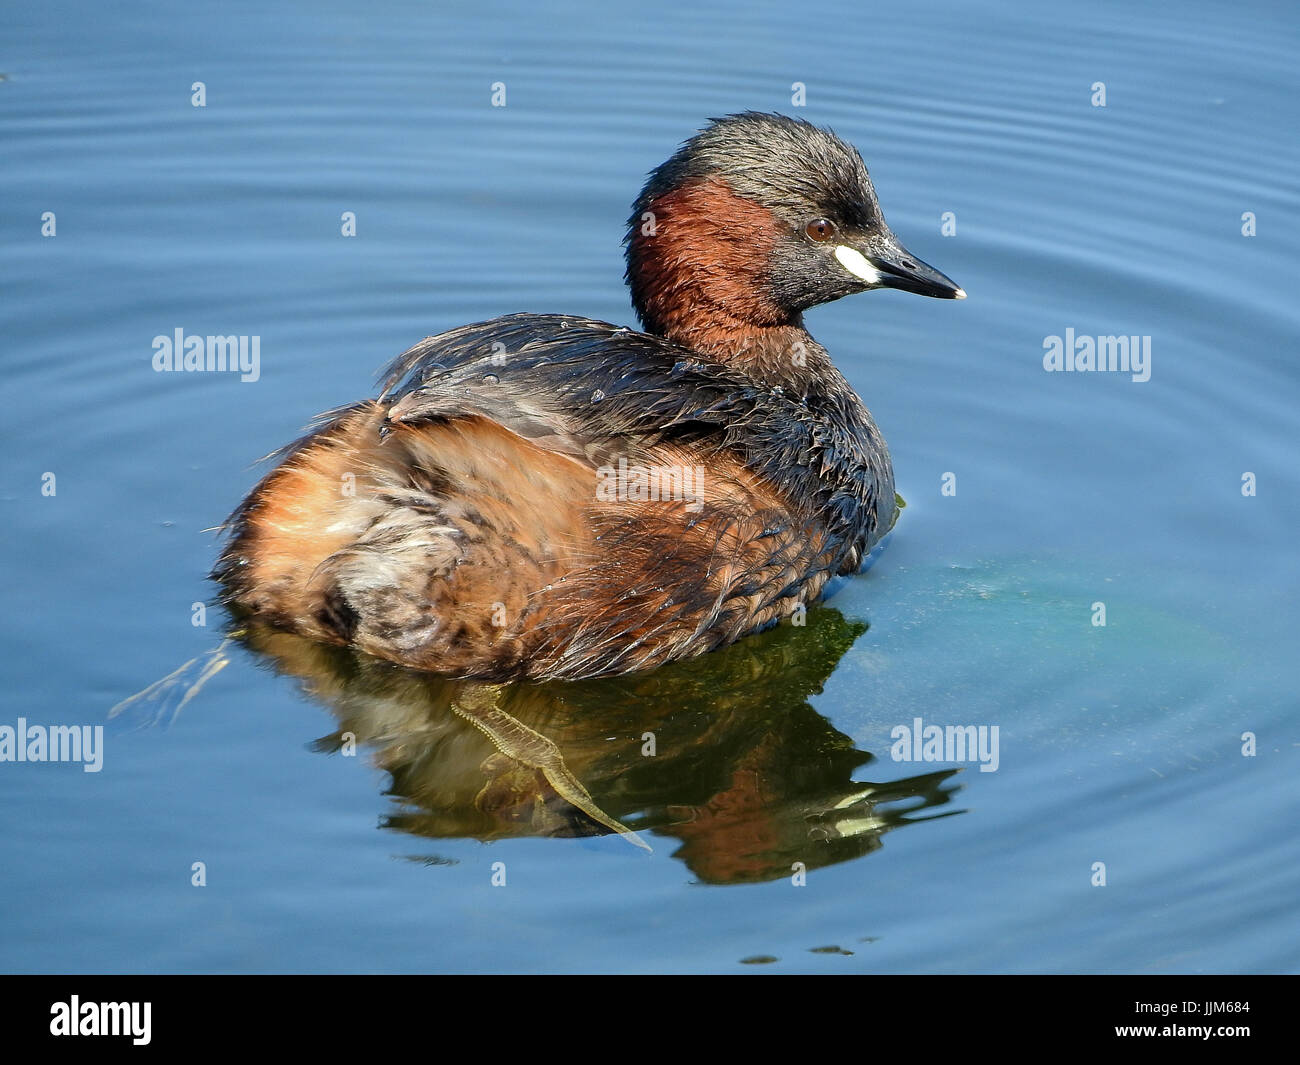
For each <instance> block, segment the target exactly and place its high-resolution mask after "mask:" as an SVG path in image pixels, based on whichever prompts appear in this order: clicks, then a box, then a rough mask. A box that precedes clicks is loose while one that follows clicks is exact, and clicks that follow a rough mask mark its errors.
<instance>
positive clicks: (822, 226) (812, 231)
mask: <svg viewBox="0 0 1300 1065" xmlns="http://www.w3.org/2000/svg"><path fill="white" fill-rule="evenodd" d="M803 231H804V232H805V233H807V234H808V236H809V237H811V238H812V239H813V240H815V241H817V243H818V244H821V243H822V242H824V241H827V240H830V239H831V237H833V236H835V223H834V222H832V221H831V220H830V219H829V218H814V219H813V220H812V221H811V222H809V223H808V224H807V225H806V226H804V227H803Z"/></svg>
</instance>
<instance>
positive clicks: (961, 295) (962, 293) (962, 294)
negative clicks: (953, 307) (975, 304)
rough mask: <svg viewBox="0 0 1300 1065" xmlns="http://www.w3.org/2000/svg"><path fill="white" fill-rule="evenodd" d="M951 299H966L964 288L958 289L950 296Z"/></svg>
mask: <svg viewBox="0 0 1300 1065" xmlns="http://www.w3.org/2000/svg"><path fill="white" fill-rule="evenodd" d="M952 298H953V299H955V300H964V299H965V298H966V290H965V289H964V288H959V289H958V290H957V291H956V292H954V293H953V294H952Z"/></svg>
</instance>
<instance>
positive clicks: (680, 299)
mask: <svg viewBox="0 0 1300 1065" xmlns="http://www.w3.org/2000/svg"><path fill="white" fill-rule="evenodd" d="M632 227H633V228H632V231H631V234H630V236H629V240H628V250H627V261H628V265H627V280H628V284H629V285H630V286H631V289H632V303H633V305H634V306H635V307H636V311H637V314H638V315H639V317H640V318H641V322H642V325H643V326H644V328H645V330H646V332H649V333H654V334H656V335H658V336H662V337H664V338H666V339H668V340H671V341H673V342H674V343H677V344H681V345H682V346H683V347H687V348H690V349H691V350H693V351H695V352H698V353H699V355H700V356H701V357H702V358H704V359H708V360H710V361H714V362H719V363H722V364H724V365H726V366H729V367H731V368H733V369H737V370H741V371H742V372H744V373H746V374H747V375H749V376H750V377H752V378H754V379H755V380H756V381H760V382H762V383H764V384H767V385H769V386H776V385H781V386H784V387H790V386H794V387H795V388H796V389H798V388H799V386H800V384H801V383H804V382H806V381H808V379H809V378H810V377H815V376H818V375H819V374H820V373H824V372H826V371H829V370H830V358H829V356H828V355H827V354H826V351H825V349H824V348H822V347H821V345H819V344H818V343H817V342H816V341H815V340H813V338H812V336H811V335H810V334H809V333H808V331H807V330H806V329H805V328H804V325H803V317H802V315H800V313H799V312H798V311H791V310H788V309H786V308H783V307H781V306H780V305H779V304H778V303H777V302H776V301H775V300H774V298H773V297H772V295H771V285H770V280H769V277H768V269H769V264H770V262H771V259H772V252H773V249H774V247H775V245H776V241H777V238H778V236H779V235H780V223H779V222H778V221H777V220H776V219H775V218H774V217H773V215H772V213H771V212H770V211H768V210H767V209H766V208H764V207H761V206H759V205H758V204H756V203H753V202H751V201H749V200H746V199H743V198H742V197H740V196H737V195H736V194H735V193H734V192H733V191H732V190H731V188H730V187H729V186H728V185H727V184H726V183H725V182H723V181H722V180H720V179H718V178H704V179H697V180H694V181H691V182H689V183H687V184H684V185H680V186H678V187H676V188H673V189H670V190H669V191H667V192H665V193H662V194H660V195H658V196H655V197H653V198H650V199H647V198H646V197H645V196H643V197H642V200H641V201H639V202H638V206H637V214H636V215H635V216H634V218H633V222H632Z"/></svg>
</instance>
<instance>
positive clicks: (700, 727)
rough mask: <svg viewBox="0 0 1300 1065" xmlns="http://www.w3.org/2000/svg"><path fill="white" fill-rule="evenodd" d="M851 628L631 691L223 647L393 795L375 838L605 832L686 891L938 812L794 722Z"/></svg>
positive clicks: (651, 677)
mask: <svg viewBox="0 0 1300 1065" xmlns="http://www.w3.org/2000/svg"><path fill="white" fill-rule="evenodd" d="M865 628H866V626H865V625H862V624H861V623H857V622H850V621H848V620H846V619H845V618H844V617H843V615H842V614H840V613H839V612H838V611H836V610H834V609H831V608H827V607H819V608H815V609H813V610H811V611H809V612H808V614H807V623H806V625H803V626H794V625H790V624H783V625H781V626H779V627H777V628H775V629H772V630H770V631H768V632H766V633H763V634H761V635H758V636H754V637H751V638H750V639H747V640H742V641H740V642H739V643H737V644H734V645H733V646H731V647H728V648H725V649H723V650H721V651H717V652H715V653H712V654H708V655H704V656H702V657H700V658H696V659H692V660H689V661H685V662H679V663H675V664H672V665H668V666H664V667H661V668H659V669H656V670H651V671H649V672H646V673H640V674H631V675H627V676H622V677H612V678H605V679H600V680H590V681H577V682H573V681H570V682H551V683H541V684H527V683H525V684H515V685H485V684H482V683H481V682H475V681H458V680H450V679H447V678H443V677H437V676H434V675H431V674H425V673H419V672H414V671H411V670H407V669H403V668H401V667H399V666H394V665H391V664H389V663H386V662H382V661H380V660H378V659H374V658H370V657H369V656H366V655H364V654H360V653H358V652H354V651H351V650H348V649H346V648H338V647H332V646H326V645H324V644H320V643H317V642H314V641H311V640H306V639H303V638H301V637H298V636H294V635H292V634H290V633H286V632H283V631H277V630H274V629H271V628H266V627H259V626H256V625H252V626H248V627H246V628H245V629H243V630H242V632H241V634H240V635H239V637H238V638H239V639H240V640H241V642H243V643H244V644H245V645H246V646H248V647H249V648H250V649H252V650H253V651H255V652H256V653H257V654H258V655H260V656H261V657H262V658H263V659H264V660H265V661H267V662H269V663H270V664H271V665H272V666H273V667H274V668H275V669H276V671H277V672H280V673H283V674H286V675H289V676H293V677H296V678H297V679H298V681H299V683H300V685H301V687H302V689H303V690H304V691H305V692H306V693H307V694H308V695H309V696H311V697H312V698H313V699H315V700H317V701H319V702H320V703H322V704H323V705H324V706H326V707H327V708H328V709H329V710H330V712H331V713H332V714H333V715H334V717H335V719H336V720H337V722H338V727H337V729H336V730H335V731H333V732H332V733H331V734H330V735H328V736H325V737H323V738H321V739H320V740H318V741H316V743H315V744H314V746H315V748H316V749H317V750H319V751H322V752H338V751H342V750H345V749H347V748H348V747H349V746H350V745H352V744H353V743H355V744H356V745H357V746H358V747H361V748H364V749H365V750H367V751H368V752H369V754H370V756H371V757H372V759H373V761H374V763H375V764H376V765H377V766H378V767H380V768H381V769H383V770H385V771H386V772H387V773H388V774H389V775H390V776H391V781H392V784H391V788H390V789H389V792H388V794H389V796H390V798H391V799H392V801H393V804H394V807H395V809H394V810H393V812H391V813H390V814H388V816H387V817H385V818H384V820H383V822H382V824H383V826H384V827H386V828H389V829H395V830H399V831H402V832H408V833H411V834H412V835H417V836H422V837H428V838H435V839H446V838H462V837H465V838H473V839H478V840H483V841H487V840H496V839H504V838H508V837H518V836H588V835H596V834H606V833H611V832H620V833H622V834H625V835H626V836H627V838H628V839H629V841H630V842H633V843H636V844H637V845H639V846H643V847H644V846H646V844H645V842H644V840H643V839H642V837H643V836H645V835H653V836H660V837H669V838H675V839H676V840H678V841H680V844H681V846H680V847H679V848H678V849H677V850H676V851H675V852H674V857H676V858H679V859H680V860H682V861H684V862H685V863H686V865H687V866H688V867H689V868H690V869H691V871H692V872H693V873H694V875H695V876H696V877H697V878H698V879H699V880H701V881H704V882H706V883H711V884H738V883H754V882H759V881H767V880H774V879H777V878H780V877H784V876H789V875H790V874H791V870H792V868H793V867H795V866H794V863H796V862H799V863H802V864H803V867H804V868H805V869H808V870H812V869H815V868H818V867H820V866H826V865H831V864H834V863H836V862H843V861H848V860H850V859H853V858H858V857H861V856H863V855H865V854H869V853H870V852H872V851H874V850H876V849H878V848H879V847H880V846H881V840H882V837H883V836H884V835H885V833H886V832H889V831H891V830H892V829H895V828H898V827H900V826H902V825H907V824H911V823H913V822H914V821H918V820H929V819H931V818H933V817H937V816H946V815H947V814H950V813H955V812H960V811H954V810H947V811H946V810H943V809H941V808H942V807H944V806H946V805H947V804H949V803H950V801H951V798H952V794H953V792H954V791H955V790H956V785H955V784H953V783H952V782H951V781H950V780H949V778H950V777H951V776H952V775H953V773H954V772H955V770H943V771H939V772H934V773H925V774H922V775H920V776H913V777H908V778H906V779H903V780H894V781H890V782H887V783H868V782H864V781H860V780H855V779H854V778H853V774H854V772H855V771H856V770H857V769H859V768H860V767H861V766H864V765H866V764H868V763H870V762H871V761H873V760H874V756H873V755H871V754H869V753H867V752H864V751H859V750H857V749H855V748H854V746H853V743H852V741H851V740H850V738H849V737H848V736H846V735H844V734H843V733H842V732H839V731H838V730H837V729H835V728H834V726H832V725H831V723H830V722H829V721H827V720H826V718H824V717H823V716H822V715H821V714H819V713H817V711H815V710H814V709H813V708H812V706H810V705H809V703H808V699H809V697H810V696H812V695H815V694H817V693H819V692H820V691H821V690H822V686H823V684H825V682H826V680H827V678H828V677H829V676H830V674H831V672H832V671H833V669H834V668H835V666H836V665H837V664H838V662H839V660H840V658H841V657H842V656H843V655H844V653H845V652H846V651H847V650H848V649H849V647H851V646H852V644H853V642H854V641H855V640H856V639H857V638H858V636H860V635H861V634H862V632H863V631H865Z"/></svg>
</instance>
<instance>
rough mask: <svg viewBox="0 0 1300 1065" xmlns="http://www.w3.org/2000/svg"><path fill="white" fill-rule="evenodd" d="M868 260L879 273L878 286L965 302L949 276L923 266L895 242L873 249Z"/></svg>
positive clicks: (960, 289) (926, 264)
mask: <svg viewBox="0 0 1300 1065" xmlns="http://www.w3.org/2000/svg"><path fill="white" fill-rule="evenodd" d="M867 261H868V262H870V263H871V265H872V266H874V267H875V268H876V269H877V270H879V271H880V283H881V284H882V285H884V286H885V287H886V288H901V289H902V290H903V291H904V292H915V293H917V294H918V295H921V296H933V297H934V298H935V299H941V300H964V299H965V298H966V290H965V289H963V288H961V287H960V286H959V285H958V284H957V283H956V282H955V281H953V280H952V278H950V277H946V276H945V275H943V274H941V273H939V271H938V270H936V269H935V268H934V267H933V266H931V265H930V264H929V263H923V262H921V260H920V259H918V258H917V257H916V256H914V255H912V254H911V253H910V252H909V251H908V250H907V249H906V248H904V247H903V246H902V245H901V244H899V243H898V242H897V241H896V240H891V241H890V242H889V244H888V245H887V246H886V247H885V248H883V249H873V251H872V252H870V253H869V254H868V255H867Z"/></svg>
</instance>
